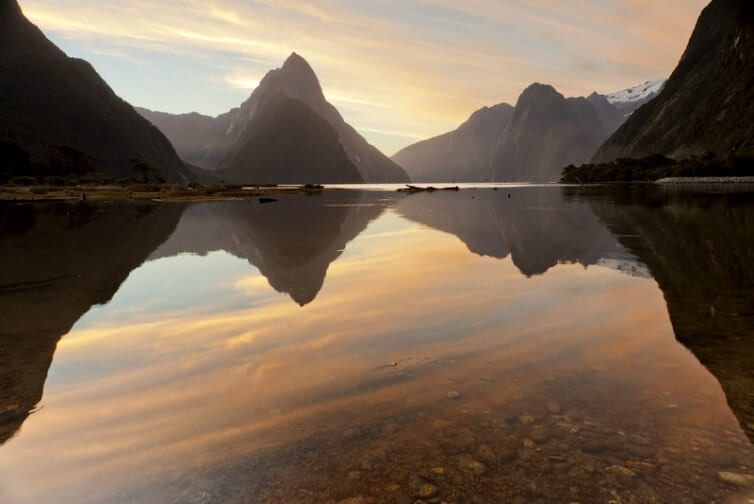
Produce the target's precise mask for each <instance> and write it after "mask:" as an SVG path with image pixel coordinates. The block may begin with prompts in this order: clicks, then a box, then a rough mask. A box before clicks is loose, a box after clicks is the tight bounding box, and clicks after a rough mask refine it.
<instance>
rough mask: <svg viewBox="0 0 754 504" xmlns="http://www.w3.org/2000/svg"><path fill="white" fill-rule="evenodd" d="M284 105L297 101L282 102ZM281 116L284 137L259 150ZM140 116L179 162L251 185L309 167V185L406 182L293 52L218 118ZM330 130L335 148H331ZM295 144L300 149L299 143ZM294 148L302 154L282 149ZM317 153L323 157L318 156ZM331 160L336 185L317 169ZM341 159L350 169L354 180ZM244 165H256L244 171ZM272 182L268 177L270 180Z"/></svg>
mask: <svg viewBox="0 0 754 504" xmlns="http://www.w3.org/2000/svg"><path fill="white" fill-rule="evenodd" d="M289 100H293V101H295V103H294V102H290V103H286V102H287V101H289ZM305 108H308V109H310V112H306V111H305ZM279 113H285V114H287V116H286V121H285V122H284V129H285V130H286V131H285V133H286V136H287V138H286V139H285V140H281V141H280V142H278V143H276V144H274V145H264V144H263V142H266V141H267V140H269V139H271V138H273V137H274V135H273V134H272V133H271V132H269V131H267V130H268V129H270V128H281V127H283V126H282V124H283V123H282V122H281V120H280V119H276V118H275V116H276V115H277V114H279ZM143 114H144V115H145V117H147V118H149V119H151V120H153V121H154V122H155V124H156V125H157V126H158V127H160V128H161V129H162V131H163V132H164V133H165V134H166V135H167V136H168V138H170V140H171V141H172V142H173V143H174V145H176V146H177V148H178V151H179V153H180V155H181V156H182V157H183V158H184V160H186V161H187V162H190V163H191V164H195V165H197V166H200V167H202V168H205V169H207V170H218V171H221V172H224V173H225V174H226V175H227V176H228V177H231V178H236V179H237V180H238V179H239V178H240V179H243V181H244V182H257V181H258V180H256V179H254V177H255V176H257V175H258V174H259V170H261V169H266V170H268V171H269V172H270V173H274V172H276V171H277V170H278V169H280V170H282V171H284V172H287V171H288V170H289V169H291V166H293V165H296V166H298V167H299V168H298V169H302V167H303V166H304V164H305V163H313V166H310V167H309V170H310V175H311V176H312V181H314V182H356V181H359V182H360V181H364V182H372V183H376V182H407V181H408V180H409V179H408V175H406V172H405V171H403V169H402V168H401V167H400V166H398V165H397V164H395V163H394V162H393V161H391V160H389V159H388V158H387V157H385V156H384V155H383V154H382V153H381V152H380V151H378V150H377V149H376V148H375V147H373V146H372V145H370V144H369V143H367V141H366V140H365V139H364V138H363V137H362V136H361V135H359V134H358V133H357V132H356V130H354V129H353V128H352V127H351V126H349V125H348V124H347V123H346V122H345V121H344V120H343V117H342V116H341V115H340V113H339V112H338V110H337V109H336V108H335V107H333V106H332V105H331V104H330V103H328V102H327V100H326V99H325V96H324V93H323V92H322V87H321V85H320V83H319V79H318V78H317V76H316V74H315V73H314V70H312V68H311V66H309V63H307V62H306V60H304V59H303V58H302V57H301V56H299V55H298V54H296V53H293V54H291V56H290V57H288V59H287V60H286V61H285V63H284V64H283V66H282V67H281V68H278V69H276V70H272V71H270V72H269V73H268V74H267V75H266V76H265V77H264V78H263V79H262V81H261V82H260V84H259V86H258V87H257V88H256V89H255V90H254V92H253V93H252V94H251V96H250V97H249V99H248V100H246V101H245V102H244V103H243V104H242V105H241V106H240V107H238V108H235V109H233V110H231V111H229V112H227V113H225V114H222V115H220V116H218V117H216V118H208V117H205V116H199V115H198V114H189V115H184V116H170V115H169V114H155V113H154V112H149V111H147V112H143ZM330 129H331V130H332V131H329V130H330ZM277 131H278V133H279V132H280V131H281V130H277ZM333 132H334V135H335V138H336V140H337V143H338V144H339V148H336V146H334V145H332V141H331V137H332V136H333ZM298 139H300V144H301V145H300V146H299V145H297V140H298ZM317 143H321V144H322V145H321V146H320V147H319V148H318V149H315V150H306V149H309V148H311V147H312V146H314V145H315V144H317ZM260 147H263V150H262V151H261V153H259V152H257V149H258V148H260ZM293 147H295V149H294V150H298V151H301V152H298V153H292V152H287V151H288V150H291V148H293ZM304 147H306V149H305V148H304ZM323 155H325V157H323V158H320V157H319V156H323ZM258 158H264V160H262V159H258ZM343 158H345V159H343ZM277 159H283V161H281V162H280V163H279V164H278V163H274V162H273V161H275V160H277ZM333 160H336V162H337V164H338V167H339V169H342V170H343V171H342V174H343V175H342V176H341V177H340V178H339V179H337V180H333V179H330V178H329V175H328V176H325V174H322V173H320V171H319V168H321V167H322V166H323V165H324V164H326V163H331V162H332V161H333ZM344 161H347V162H349V163H350V164H352V165H353V167H355V169H356V170H357V171H358V178H357V177H356V176H354V174H353V169H352V168H349V167H346V166H345V162H344ZM247 165H254V166H255V167H256V168H253V169H251V170H250V173H244V170H245V167H246V166H247ZM323 177H324V178H323ZM276 178H277V177H275V176H273V175H269V179H271V180H272V179H276Z"/></svg>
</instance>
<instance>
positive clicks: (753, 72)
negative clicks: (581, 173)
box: [594, 0, 754, 163]
mask: <svg viewBox="0 0 754 504" xmlns="http://www.w3.org/2000/svg"><path fill="white" fill-rule="evenodd" d="M752 118H754V4H752V3H751V2H750V1H749V0H713V1H712V2H711V3H710V4H709V5H708V6H707V7H706V8H705V9H704V11H702V14H701V16H700V17H699V21H698V22H697V25H696V28H695V29H694V32H693V34H692V35H691V39H690V41H689V44H688V47H687V48H686V52H685V53H684V54H683V57H682V58H681V61H680V62H679V64H678V67H677V68H676V69H675V71H674V72H673V74H672V75H671V76H670V78H669V79H668V81H667V83H666V84H665V87H664V88H663V90H662V92H661V93H660V95H659V96H657V98H655V99H654V100H652V101H651V102H650V103H648V104H646V105H645V106H644V107H642V108H640V109H639V110H637V111H636V112H634V113H633V114H632V115H631V117H630V118H629V119H628V120H627V121H626V123H625V124H624V125H623V126H622V127H621V128H620V129H619V130H618V131H617V132H616V133H615V134H614V135H613V136H612V137H611V138H610V139H609V140H607V142H605V144H604V145H603V146H602V147H601V148H600V149H599V151H598V152H597V153H596V154H595V156H594V162H597V163H603V162H609V161H612V160H614V159H616V158H640V157H644V156H648V155H652V154H661V155H665V156H668V157H673V158H676V159H679V158H687V157H691V156H695V155H697V156H709V155H710V154H713V155H715V156H716V157H718V158H726V157H728V156H731V155H735V156H752V155H754V121H752Z"/></svg>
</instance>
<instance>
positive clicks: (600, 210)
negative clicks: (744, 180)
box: [570, 187, 754, 441]
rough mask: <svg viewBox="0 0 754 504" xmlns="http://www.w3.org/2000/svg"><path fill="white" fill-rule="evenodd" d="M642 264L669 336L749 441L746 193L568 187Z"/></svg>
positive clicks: (752, 251) (751, 369)
mask: <svg viewBox="0 0 754 504" xmlns="http://www.w3.org/2000/svg"><path fill="white" fill-rule="evenodd" d="M570 193H571V194H570V196H572V197H573V198H574V199H576V200H579V201H581V202H589V203H590V205H591V207H592V209H593V210H594V213H595V214H596V215H597V216H598V217H599V218H600V219H601V220H602V221H603V222H604V223H605V224H606V226H607V227H608V229H610V231H611V232H612V233H613V234H614V235H615V236H616V237H618V239H619V240H620V242H621V243H622V244H623V245H624V246H625V247H626V248H627V249H629V250H630V251H631V252H632V253H634V254H636V256H638V257H639V258H640V259H641V260H642V261H643V262H644V263H645V264H647V265H648V266H649V269H650V270H651V273H652V276H653V277H654V278H655V280H656V281H657V283H658V284H659V286H660V289H661V290H662V292H663V294H664V295H665V300H666V302H667V305H668V313H669V315H670V320H671V322H672V324H673V329H674V331H675V335H676V338H677V339H678V341H680V342H681V343H682V344H683V345H684V346H686V347H687V348H688V349H689V350H691V351H692V352H693V353H694V355H695V356H696V357H697V358H698V359H699V360H700V361H701V362H702V364H704V365H705V366H706V367H707V368H708V369H709V370H710V371H711V372H712V373H713V374H714V375H715V376H716V377H717V379H718V380H719V381H720V383H721V385H722V387H723V389H724V390H725V394H726V396H727V398H728V402H729V404H730V407H731V409H732V410H733V412H734V413H735V414H736V416H737V417H738V419H739V422H740V423H741V426H742V428H743V429H744V431H746V433H747V435H748V436H749V438H750V439H751V440H752V441H754V393H752V391H754V302H752V300H754V271H752V268H751V264H752V261H754V197H753V195H752V194H751V193H749V192H732V193H731V192H720V193H718V192H707V193H703V194H700V193H698V192H691V191H688V190H678V189H669V190H665V189H661V188H651V187H642V188H636V187H626V188H622V189H621V190H616V189H613V190H609V191H607V190H591V191H579V190H572V191H570Z"/></svg>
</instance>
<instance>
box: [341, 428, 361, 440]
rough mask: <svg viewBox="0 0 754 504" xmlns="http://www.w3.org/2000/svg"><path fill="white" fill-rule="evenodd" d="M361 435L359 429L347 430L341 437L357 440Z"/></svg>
mask: <svg viewBox="0 0 754 504" xmlns="http://www.w3.org/2000/svg"><path fill="white" fill-rule="evenodd" d="M362 435H363V433H362V432H361V429H348V430H347V431H346V432H344V433H343V437H344V438H346V439H359V438H360V437H361V436H362Z"/></svg>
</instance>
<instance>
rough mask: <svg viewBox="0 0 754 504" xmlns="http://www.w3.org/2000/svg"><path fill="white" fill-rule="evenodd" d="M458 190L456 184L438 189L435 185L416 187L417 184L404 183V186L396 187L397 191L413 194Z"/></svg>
mask: <svg viewBox="0 0 754 504" xmlns="http://www.w3.org/2000/svg"><path fill="white" fill-rule="evenodd" d="M460 190H461V189H460V187H458V186H453V187H441V188H439V189H438V188H437V187H433V186H429V187H418V186H414V185H411V184H406V187H401V188H400V189H398V192H406V193H411V194H413V193H418V192H435V191H460Z"/></svg>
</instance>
